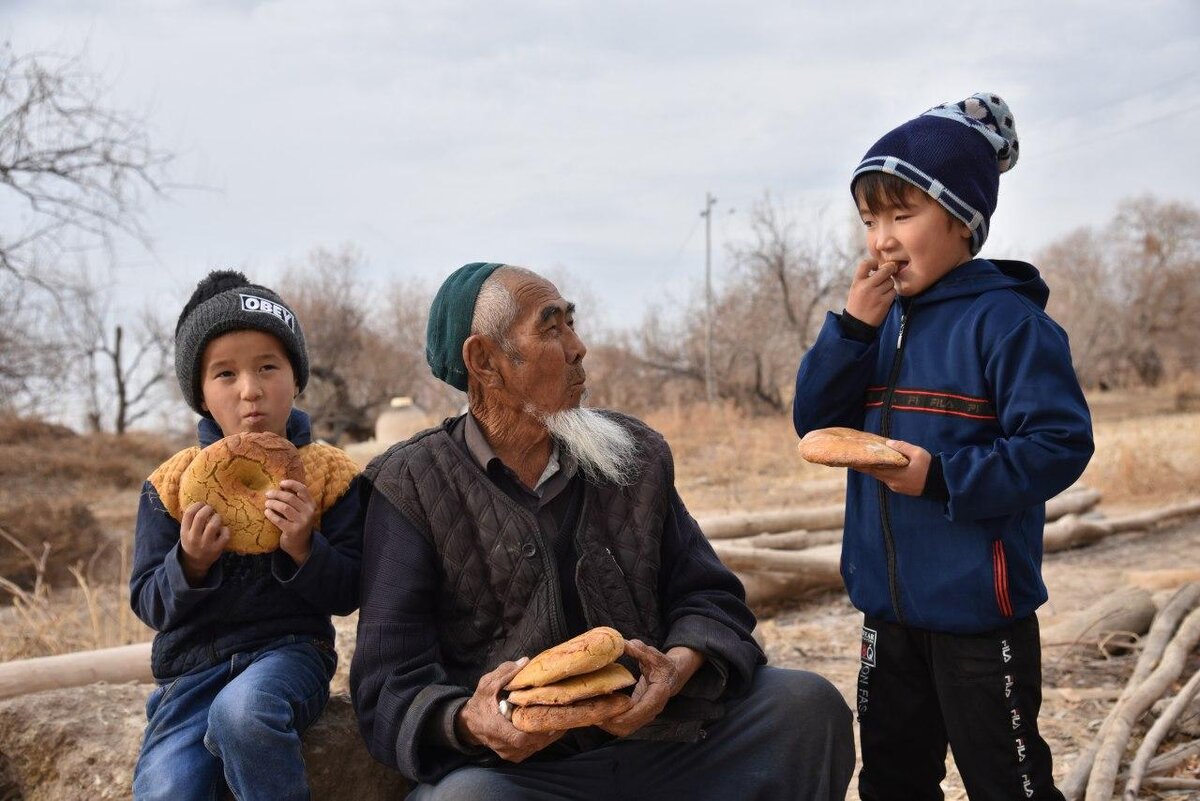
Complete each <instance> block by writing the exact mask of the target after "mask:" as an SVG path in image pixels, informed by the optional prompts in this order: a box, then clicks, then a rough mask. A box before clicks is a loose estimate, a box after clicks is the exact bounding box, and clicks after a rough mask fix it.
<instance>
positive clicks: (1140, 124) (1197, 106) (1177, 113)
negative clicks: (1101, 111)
mask: <svg viewBox="0 0 1200 801" xmlns="http://www.w3.org/2000/svg"><path fill="white" fill-rule="evenodd" d="M1196 110H1200V102H1198V103H1194V104H1193V105H1190V106H1187V107H1186V108H1182V109H1177V110H1173V111H1169V112H1167V113H1166V114H1160V115H1159V116H1157V117H1151V118H1150V119H1148V120H1139V121H1137V122H1135V123H1133V124H1132V125H1126V126H1124V127H1122V128H1116V129H1113V130H1110V131H1103V132H1101V133H1100V134H1097V135H1096V136H1091V137H1088V138H1086V139H1083V140H1079V141H1074V142H1071V143H1070V144H1068V145H1062V146H1061V147H1056V148H1053V149H1051V150H1047V151H1044V152H1042V153H1036V152H1035V153H1032V154H1029V155H1032V156H1033V157H1034V158H1044V157H1047V156H1054V155H1058V154H1059V153H1065V152H1067V151H1069V150H1075V149H1077V148H1078V147H1079V146H1080V145H1085V146H1086V145H1094V144H1096V143H1097V142H1101V141H1103V140H1105V139H1111V138H1112V137H1114V136H1119V135H1121V134H1123V133H1128V132H1129V131H1136V130H1137V129H1139V128H1145V127H1146V126H1148V125H1154V124H1155V123H1159V122H1163V121H1165V120H1169V119H1172V118H1177V117H1183V116H1186V115H1188V114H1191V113H1192V112H1193V111H1196Z"/></svg>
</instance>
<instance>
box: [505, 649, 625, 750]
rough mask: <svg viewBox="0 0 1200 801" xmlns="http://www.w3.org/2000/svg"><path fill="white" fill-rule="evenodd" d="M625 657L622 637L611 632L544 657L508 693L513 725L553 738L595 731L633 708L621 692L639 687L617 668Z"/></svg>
mask: <svg viewBox="0 0 1200 801" xmlns="http://www.w3.org/2000/svg"><path fill="white" fill-rule="evenodd" d="M624 652H625V640H624V638H623V637H622V636H621V633H620V632H618V631H617V630H616V629H612V628H609V627H608V626H599V627H597V628H594V629H591V630H590V631H586V632H584V633H583V634H580V635H579V636H578V637H575V638H574V639H570V640H567V641H566V642H564V643H562V644H561V645H556V646H554V647H553V648H550V649H548V650H545V651H542V653H540V654H538V655H537V656H535V657H534V658H533V659H531V660H530V661H529V664H527V665H526V666H525V667H524V668H522V669H521V672H520V673H518V674H517V675H516V676H514V677H513V680H512V681H510V682H509V683H508V684H507V685H506V686H505V688H504V689H506V690H508V691H509V693H508V698H506V699H505V700H506V701H507V703H508V704H509V705H511V706H512V707H513V709H512V724H513V726H515V727H516V728H518V729H520V730H521V731H524V732H537V733H545V732H554V731H565V730H566V729H575V728H579V727H581V726H595V725H596V724H598V723H603V722H604V721H606V720H609V719H610V718H613V717H615V716H617V715H619V714H621V713H622V712H624V711H625V710H627V709H628V708H629V707H630V706H631V705H632V703H633V702H632V701H631V700H630V698H629V696H628V695H625V694H624V693H619V692H616V691H617V690H620V689H623V688H625V687H629V686H631V685H632V684H633V683H634V678H633V674H632V673H630V672H629V671H628V670H626V669H625V667H624V666H623V665H620V664H618V663H617V661H616V660H617V658H618V657H620V656H621V654H623V653H624Z"/></svg>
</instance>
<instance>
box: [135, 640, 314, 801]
mask: <svg viewBox="0 0 1200 801" xmlns="http://www.w3.org/2000/svg"><path fill="white" fill-rule="evenodd" d="M336 664H337V657H336V656H335V655H334V653H333V651H332V649H331V648H330V647H329V646H328V645H325V644H323V643H322V644H318V643H315V642H313V641H312V640H311V638H306V637H285V638H283V639H281V640H277V641H275V642H273V643H271V644H269V645H267V646H265V647H263V648H260V649H259V650H257V651H247V652H245V653H238V654H234V655H233V656H232V657H230V658H229V659H227V660H225V661H224V662H221V663H220V664H217V665H214V666H212V667H209V668H204V669H201V670H196V671H193V672H191V673H187V674H184V675H183V676H180V677H179V678H177V679H175V680H174V681H172V682H170V683H168V684H162V685H160V686H159V687H157V688H156V689H155V690H154V692H152V693H151V694H150V698H149V699H148V700H147V701H146V718H147V720H148V721H149V722H148V723H147V725H146V735H145V738H144V740H143V741H142V751H141V754H139V756H138V761H137V766H136V767H135V768H134V772H133V797H134V798H135V799H138V801H149V799H163V801H166V800H167V799H170V801H191V800H192V799H195V801H201V800H203V801H215V800H216V799H217V798H219V795H218V793H220V792H221V791H222V790H223V789H224V788H225V786H228V788H229V790H230V791H231V792H232V793H233V796H234V798H236V799H238V801H252V799H271V801H285V799H308V797H309V794H308V778H307V777H306V775H305V772H304V760H303V758H302V756H301V753H300V733H301V732H302V731H304V729H306V728H307V727H308V726H309V724H311V723H312V722H313V721H315V720H316V719H317V717H318V716H319V715H320V714H321V710H323V709H324V708H325V702H326V701H328V700H329V679H330V677H331V676H332V675H333V671H334V667H335V666H336ZM222 774H223V775H222Z"/></svg>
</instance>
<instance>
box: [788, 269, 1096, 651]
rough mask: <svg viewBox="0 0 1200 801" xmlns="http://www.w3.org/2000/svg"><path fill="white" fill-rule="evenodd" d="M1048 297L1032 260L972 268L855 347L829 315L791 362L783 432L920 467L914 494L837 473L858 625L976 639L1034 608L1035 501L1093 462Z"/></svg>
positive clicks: (906, 302) (1041, 505)
mask: <svg viewBox="0 0 1200 801" xmlns="http://www.w3.org/2000/svg"><path fill="white" fill-rule="evenodd" d="M1048 297H1049V289H1048V288H1047V287H1046V284H1045V282H1044V281H1042V279H1041V277H1040V276H1039V275H1038V272H1037V270H1036V269H1034V268H1033V267H1032V266H1031V265H1029V264H1026V263H1024V262H1018V261H995V262H993V261H988V260H986V259H974V260H972V261H969V262H967V263H966V264H963V265H961V266H959V267H957V268H955V269H954V270H953V271H951V272H950V273H949V274H948V275H947V276H945V277H944V278H942V279H941V280H940V281H938V282H937V283H936V284H934V285H933V286H932V287H930V288H929V289H927V290H926V291H925V292H923V293H921V294H920V295H918V296H916V297H914V298H905V299H902V300H901V302H898V303H895V304H893V305H892V308H891V311H890V312H889V314H888V317H887V318H886V320H885V321H884V323H883V325H882V326H881V327H880V329H879V330H878V331H877V332H872V331H870V329H868V334H867V336H866V337H863V336H862V335H861V330H862V326H861V324H859V326H855V325H854V324H853V321H851V320H843V319H841V318H839V317H838V315H835V314H830V315H829V316H828V318H827V319H826V321H825V325H824V327H823V328H822V329H821V333H820V335H819V336H818V337H817V341H816V342H815V343H814V345H813V347H812V349H811V350H810V351H809V352H808V354H807V355H805V357H804V361H803V362H802V363H801V365H800V370H799V373H798V374H797V376H796V396H795V402H794V405H793V410H792V411H793V419H794V423H795V427H796V432H797V433H798V434H800V435H801V436H803V435H804V434H806V433H807V432H809V431H811V430H813V429H817V428H825V427H828V426H848V427H851V428H858V429H862V430H866V431H871V432H875V433H880V434H884V435H885V436H888V437H891V438H893V439H898V440H904V441H906V442H910V443H912V444H914V445H919V446H921V447H922V448H925V449H926V450H927V451H929V452H930V453H931V454H932V455H933V457H934V459H933V465H932V466H931V470H930V472H931V478H930V481H929V482H928V483H927V491H926V493H925V495H923V496H921V497H912V496H908V495H900V494H896V493H893V492H891V491H890V490H888V489H887V488H886V487H885V486H884V485H883V484H882V483H881V482H879V481H876V480H875V479H873V478H871V477H870V476H867V475H865V474H864V473H860V472H857V471H853V470H852V471H850V474H849V479H848V482H847V488H846V522H845V535H844V539H843V542H842V577H843V579H844V580H845V583H846V588H847V590H848V591H849V593H850V598H851V600H852V601H853V602H854V605H855V606H856V607H858V608H859V609H861V610H862V611H864V612H866V613H867V614H869V615H872V616H875V617H880V618H883V619H885V620H890V621H894V622H900V623H905V624H909V625H912V626H915V627H918V628H923V629H930V630H936V631H945V632H951V633H975V632H982V631H987V630H990V629H994V628H997V627H999V626H1002V625H1005V624H1006V623H1007V622H1009V621H1011V620H1014V619H1016V618H1020V617H1024V616H1026V615H1028V614H1030V613H1032V612H1033V611H1034V610H1035V609H1037V607H1038V606H1040V605H1041V604H1042V603H1043V602H1044V601H1045V600H1046V587H1045V585H1044V584H1043V582H1042V577H1041V562H1042V528H1043V525H1044V522H1045V501H1046V500H1047V499H1049V498H1051V497H1053V496H1054V495H1057V494H1058V493H1059V492H1061V491H1062V490H1063V489H1065V488H1066V487H1068V486H1069V485H1070V484H1071V483H1072V482H1074V481H1075V480H1076V479H1078V478H1079V476H1080V475H1081V474H1082V473H1083V469H1084V467H1085V466H1086V465H1087V463H1088V460H1089V459H1090V458H1091V455H1092V451H1093V445H1092V426H1091V417H1090V415H1089V413H1088V408H1087V403H1086V402H1085V401H1084V398H1083V393H1082V392H1081V391H1080V388H1079V382H1078V380H1077V379H1076V377H1075V372H1074V369H1073V367H1072V365H1071V352H1070V348H1069V346H1068V343H1067V335H1066V334H1065V333H1064V332H1063V330H1062V329H1061V328H1060V327H1059V326H1058V325H1057V324H1055V322H1054V321H1053V320H1051V319H1050V317H1049V316H1048V315H1047V314H1046V313H1045V311H1044V309H1045V305H1046V300H1047V298H1048ZM864 339H865V340H866V341H863V340H864Z"/></svg>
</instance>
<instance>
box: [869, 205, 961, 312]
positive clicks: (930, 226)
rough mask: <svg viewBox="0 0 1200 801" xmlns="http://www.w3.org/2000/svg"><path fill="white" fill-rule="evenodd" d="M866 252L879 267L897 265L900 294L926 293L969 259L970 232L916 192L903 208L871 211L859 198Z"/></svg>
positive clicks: (896, 207) (893, 207)
mask: <svg viewBox="0 0 1200 801" xmlns="http://www.w3.org/2000/svg"><path fill="white" fill-rule="evenodd" d="M858 213H859V215H860V216H861V217H862V221H863V225H864V226H865V227H866V237H867V250H868V252H869V253H870V254H871V256H872V257H874V258H876V259H878V260H879V263H880V264H883V263H884V262H888V261H894V262H896V266H897V268H898V269H897V271H896V274H895V276H894V279H895V282H896V291H897V293H898V294H900V295H901V296H903V297H912V296H913V295H917V294H920V293H921V292H924V291H925V290H926V289H928V288H929V287H931V286H933V284H934V283H935V282H936V281H937V280H938V279H940V278H941V277H942V276H944V275H946V273H948V272H950V271H951V270H953V269H954V268H955V267H957V266H958V265H960V264H962V263H964V262H967V261H970V260H971V231H970V229H968V228H967V226H965V225H963V224H962V222H960V221H959V220H956V219H954V218H953V217H951V216H950V213H949V212H948V211H946V210H945V209H944V208H943V207H942V206H941V204H939V203H938V202H937V201H936V200H934V199H933V198H931V197H930V196H929V195H927V194H925V193H924V192H921V191H919V190H916V189H914V190H913V191H911V192H906V193H905V196H904V202H903V204H899V205H897V204H887V205H884V206H882V207H880V208H877V209H876V210H875V211H874V212H872V211H871V210H870V209H869V208H868V207H867V205H866V203H864V202H862V200H861V199H860V201H859V204H858Z"/></svg>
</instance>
